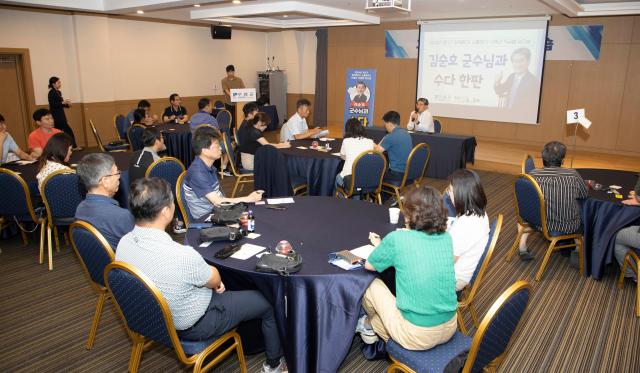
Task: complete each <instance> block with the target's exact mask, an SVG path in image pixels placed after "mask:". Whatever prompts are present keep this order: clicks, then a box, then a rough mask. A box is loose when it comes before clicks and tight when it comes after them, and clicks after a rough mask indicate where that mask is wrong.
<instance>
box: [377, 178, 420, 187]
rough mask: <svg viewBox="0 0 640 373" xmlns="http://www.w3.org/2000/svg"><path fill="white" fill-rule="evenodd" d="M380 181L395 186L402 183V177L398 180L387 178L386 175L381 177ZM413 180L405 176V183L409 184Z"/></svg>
mask: <svg viewBox="0 0 640 373" xmlns="http://www.w3.org/2000/svg"><path fill="white" fill-rule="evenodd" d="M382 182H383V183H385V184H391V185H393V186H395V187H398V188H399V187H400V185H401V184H402V179H400V180H398V179H388V178H387V177H386V176H385V177H384V178H383V179H382ZM412 182H413V180H410V179H409V178H407V182H406V183H405V185H409V184H411V183H412Z"/></svg>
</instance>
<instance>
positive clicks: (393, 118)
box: [374, 111, 413, 182]
mask: <svg viewBox="0 0 640 373" xmlns="http://www.w3.org/2000/svg"><path fill="white" fill-rule="evenodd" d="M382 121H383V122H384V128H385V129H386V130H387V132H388V134H387V135H386V136H385V137H383V138H382V141H380V144H376V146H375V148H374V149H375V150H377V151H379V152H387V157H388V158H389V169H388V170H387V172H386V173H385V174H384V181H386V182H400V181H402V178H403V177H404V169H405V168H406V167H407V157H408V156H409V153H411V149H412V148H413V142H412V140H411V135H409V133H408V132H407V130H405V129H404V128H400V114H398V112H396V111H388V112H387V113H386V114H385V115H384V116H382Z"/></svg>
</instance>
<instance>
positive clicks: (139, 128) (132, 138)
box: [127, 123, 146, 152]
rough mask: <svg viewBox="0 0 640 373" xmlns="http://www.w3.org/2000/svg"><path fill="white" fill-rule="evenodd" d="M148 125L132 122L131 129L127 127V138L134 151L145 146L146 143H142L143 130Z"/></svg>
mask: <svg viewBox="0 0 640 373" xmlns="http://www.w3.org/2000/svg"><path fill="white" fill-rule="evenodd" d="M145 128H146V127H145V126H143V125H142V124H138V123H135V124H132V125H131V127H129V129H127V139H128V140H129V146H130V147H131V150H132V151H134V152H135V151H138V150H140V149H142V148H144V144H143V143H142V132H144V129H145Z"/></svg>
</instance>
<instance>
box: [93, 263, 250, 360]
mask: <svg viewBox="0 0 640 373" xmlns="http://www.w3.org/2000/svg"><path fill="white" fill-rule="evenodd" d="M104 279H105V283H106V285H107V288H108V290H109V292H110V293H111V294H112V296H113V299H114V300H115V303H116V308H117V310H118V314H119V315H120V317H121V318H122V321H123V323H124V326H125V328H126V330H127V332H128V334H129V336H130V338H131V340H132V344H133V345H132V350H131V358H130V360H129V372H132V373H136V372H137V371H138V367H139V365H140V358H141V357H142V352H143V350H144V348H145V347H147V346H149V345H150V344H151V343H157V344H159V345H163V346H165V347H168V348H172V349H173V350H174V351H175V352H176V355H178V359H179V360H180V362H182V363H183V364H185V365H187V366H193V371H194V372H206V371H208V370H210V369H212V368H213V367H214V366H215V365H216V364H218V363H219V362H221V361H222V360H223V359H225V358H226V357H227V356H229V355H231V353H232V352H234V351H235V352H236V353H237V355H238V362H239V365H240V371H241V372H243V373H246V371H247V367H246V363H245V359H244V352H243V350H242V341H241V340H240V335H238V333H236V331H235V329H232V330H230V331H228V332H227V333H225V334H223V335H222V336H220V337H219V338H210V339H207V340H202V341H190V340H184V339H180V338H179V337H178V333H177V331H176V328H175V326H174V324H173V317H172V316H171V310H170V309H169V306H168V305H167V301H166V300H165V298H164V297H163V296H162V294H161V293H160V291H159V290H158V288H157V287H156V286H155V285H154V284H153V282H152V281H151V280H150V279H149V278H148V277H147V276H145V275H144V274H143V273H142V272H140V271H139V270H138V269H136V268H135V267H133V266H132V265H130V264H127V263H123V262H113V263H111V264H109V265H108V266H107V267H106V268H105V270H104ZM230 341H232V343H231V344H229V343H228V342H230ZM219 350H222V352H221V353H219V354H218V355H217V356H215V358H213V359H212V360H211V361H210V362H209V363H207V364H206V365H205V364H204V362H205V359H207V358H208V357H209V356H210V355H211V354H212V353H214V352H216V351H219ZM189 355H190V356H189Z"/></svg>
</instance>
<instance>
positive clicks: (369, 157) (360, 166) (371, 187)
mask: <svg viewBox="0 0 640 373" xmlns="http://www.w3.org/2000/svg"><path fill="white" fill-rule="evenodd" d="M386 169H387V159H386V158H385V157H384V154H382V153H380V152H377V151H374V150H367V151H364V152H362V153H360V154H359V155H358V156H357V157H356V159H355V160H354V162H353V165H352V166H351V175H350V176H351V177H349V178H348V180H349V185H348V186H347V185H344V187H340V186H338V187H337V188H336V197H338V196H340V195H342V196H343V197H345V198H350V197H352V196H353V195H354V194H360V195H369V194H373V195H374V196H375V197H376V199H377V201H378V204H382V195H381V194H380V192H381V190H382V178H383V177H384V172H385V170H386Z"/></svg>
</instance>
